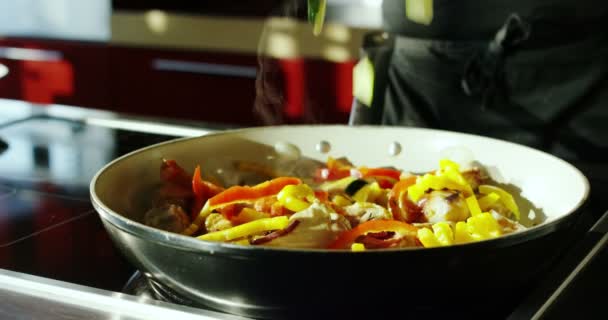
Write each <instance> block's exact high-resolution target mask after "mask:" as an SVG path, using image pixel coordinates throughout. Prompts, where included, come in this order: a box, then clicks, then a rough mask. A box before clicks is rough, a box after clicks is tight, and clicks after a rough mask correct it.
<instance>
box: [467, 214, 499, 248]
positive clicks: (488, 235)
mask: <svg viewBox="0 0 608 320" xmlns="http://www.w3.org/2000/svg"><path fill="white" fill-rule="evenodd" d="M467 229H468V232H469V234H471V237H472V238H473V239H474V240H478V241H479V240H486V239H492V238H497V237H499V236H500V235H501V234H502V230H501V228H500V225H499V224H498V222H497V221H496V219H494V217H493V216H492V214H490V213H489V212H484V213H482V214H479V215H477V216H473V217H470V218H469V219H467Z"/></svg>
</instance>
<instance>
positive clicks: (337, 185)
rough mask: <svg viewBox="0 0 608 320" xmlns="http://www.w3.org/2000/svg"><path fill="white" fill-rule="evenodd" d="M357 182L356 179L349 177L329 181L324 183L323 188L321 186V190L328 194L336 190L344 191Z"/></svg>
mask: <svg viewBox="0 0 608 320" xmlns="http://www.w3.org/2000/svg"><path fill="white" fill-rule="evenodd" d="M355 180H356V179H355V178H354V177H350V176H349V177H346V178H342V179H339V180H335V181H327V182H324V183H323V184H322V185H321V186H319V189H320V190H323V191H327V192H329V191H335V190H342V191H344V190H345V189H346V187H348V186H349V185H350V184H351V183H352V182H353V181H355Z"/></svg>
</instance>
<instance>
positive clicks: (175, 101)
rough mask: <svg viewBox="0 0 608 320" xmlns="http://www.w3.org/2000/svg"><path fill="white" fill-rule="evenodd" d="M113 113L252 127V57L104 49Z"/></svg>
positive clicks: (144, 49)
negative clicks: (107, 62) (108, 72)
mask: <svg viewBox="0 0 608 320" xmlns="http://www.w3.org/2000/svg"><path fill="white" fill-rule="evenodd" d="M110 52H111V53H110V57H111V61H112V65H111V67H110V77H111V88H112V104H111V106H110V107H111V108H113V109H114V110H117V111H122V112H130V113H137V114H144V115H149V116H159V117H172V118H180V119H189V120H199V121H207V122H220V123H230V124H238V125H256V124H259V122H258V121H257V120H256V119H255V115H254V114H253V102H254V99H255V78H256V70H257V58H256V57H254V56H246V55H237V54H227V53H209V52H198V51H176V50H161V49H150V48H130V47H112V48H111V49H110Z"/></svg>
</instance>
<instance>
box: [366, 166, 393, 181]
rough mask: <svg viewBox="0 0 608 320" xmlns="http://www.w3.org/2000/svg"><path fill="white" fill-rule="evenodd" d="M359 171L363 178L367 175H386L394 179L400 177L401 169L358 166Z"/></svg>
mask: <svg viewBox="0 0 608 320" xmlns="http://www.w3.org/2000/svg"><path fill="white" fill-rule="evenodd" d="M359 172H361V174H362V175H363V178H367V177H387V178H392V179H395V180H399V178H400V177H401V171H400V170H396V169H390V168H366V167H360V168H359Z"/></svg>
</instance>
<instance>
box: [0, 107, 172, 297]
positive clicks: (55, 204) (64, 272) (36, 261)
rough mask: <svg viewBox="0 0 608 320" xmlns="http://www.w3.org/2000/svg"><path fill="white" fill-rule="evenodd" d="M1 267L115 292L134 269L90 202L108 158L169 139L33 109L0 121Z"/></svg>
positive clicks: (164, 136)
mask: <svg viewBox="0 0 608 320" xmlns="http://www.w3.org/2000/svg"><path fill="white" fill-rule="evenodd" d="M0 138H1V139H2V140H3V142H4V146H5V148H4V150H3V151H1V153H0V268H3V269H9V270H12V271H18V272H25V273H29V274H34V275H38V276H44V277H49V278H53V279H57V280H63V281H68V282H71V283H77V284H83V285H89V286H94V287H97V288H101V289H107V290H113V291H120V289H121V288H122V286H123V285H124V284H125V282H126V281H127V280H128V278H129V276H131V274H132V273H133V272H134V270H133V268H132V267H131V266H130V265H129V264H128V263H127V262H126V261H124V259H123V258H122V256H121V255H120V254H119V253H118V252H117V251H116V250H115V248H114V247H113V245H112V243H111V242H110V239H109V238H108V236H107V234H106V232H105V230H104V229H103V226H102V224H101V221H100V219H99V217H98V216H97V213H96V212H95V211H94V210H93V207H92V205H91V203H90V201H89V183H90V181H91V179H92V177H93V176H94V175H95V173H96V172H97V171H98V170H99V169H101V167H102V166H104V165H105V164H106V163H108V162H110V161H111V160H113V159H114V158H116V157H118V156H121V155H123V154H125V153H128V152H130V151H133V150H136V149H139V148H142V147H145V146H148V145H151V144H154V143H157V142H162V141H166V140H169V139H173V138H175V137H174V136H168V135H155V134H145V133H140V132H134V131H126V130H120V129H111V128H107V127H101V126H93V125H90V124H85V123H84V122H80V121H73V120H65V119H58V118H52V117H46V116H37V117H31V118H27V119H24V120H21V121H17V122H15V123H12V124H10V125H3V126H0Z"/></svg>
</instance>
